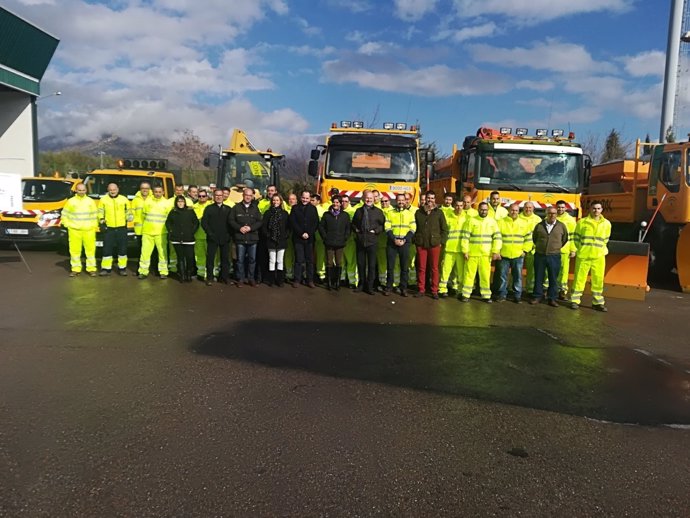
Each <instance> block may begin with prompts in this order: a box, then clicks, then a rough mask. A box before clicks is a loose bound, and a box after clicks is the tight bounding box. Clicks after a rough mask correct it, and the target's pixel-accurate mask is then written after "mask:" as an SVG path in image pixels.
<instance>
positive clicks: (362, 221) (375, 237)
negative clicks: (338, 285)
mask: <svg viewBox="0 0 690 518" xmlns="http://www.w3.org/2000/svg"><path fill="white" fill-rule="evenodd" d="M362 199H363V200H364V204H363V205H362V206H361V207H359V208H358V209H357V210H356V211H355V214H354V216H352V230H354V231H355V239H356V241H357V270H358V271H359V285H358V286H357V291H364V292H365V293H368V294H369V295H373V294H374V280H375V279H376V252H377V250H378V242H379V234H381V233H382V232H383V230H384V227H385V225H386V217H385V216H384V214H383V211H382V210H381V209H379V208H378V207H376V206H375V205H374V193H373V192H372V191H370V190H368V189H367V190H365V191H364V192H363V193H362Z"/></svg>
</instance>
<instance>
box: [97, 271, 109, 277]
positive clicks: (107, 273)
mask: <svg viewBox="0 0 690 518" xmlns="http://www.w3.org/2000/svg"><path fill="white" fill-rule="evenodd" d="M98 275H100V276H101V277H107V276H108V275H110V270H101V273H99V274H98Z"/></svg>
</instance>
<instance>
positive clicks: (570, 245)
mask: <svg viewBox="0 0 690 518" xmlns="http://www.w3.org/2000/svg"><path fill="white" fill-rule="evenodd" d="M556 219H557V220H558V221H560V222H561V223H563V224H564V225H565V228H567V229H568V235H569V236H570V239H569V240H568V242H567V243H566V244H565V246H564V247H563V249H562V250H561V253H565V252H576V251H577V249H576V248H575V241H574V240H573V236H574V234H575V227H576V226H577V220H576V219H575V218H574V217H572V216H571V215H570V214H568V213H567V212H565V213H563V215H562V216H558V217H557V218H556Z"/></svg>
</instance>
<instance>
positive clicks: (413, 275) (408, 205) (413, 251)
mask: <svg viewBox="0 0 690 518" xmlns="http://www.w3.org/2000/svg"><path fill="white" fill-rule="evenodd" d="M423 197H424V195H423V194H422V195H420V200H421V199H422V198H423ZM420 203H421V204H423V202H420ZM405 209H406V210H409V211H410V212H411V213H412V215H413V216H414V214H415V213H416V212H417V211H418V210H419V207H416V206H415V205H413V204H412V194H410V193H409V192H406V193H405ZM409 281H410V284H416V283H417V247H414V246H411V247H410V279H409Z"/></svg>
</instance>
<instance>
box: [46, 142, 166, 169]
mask: <svg viewBox="0 0 690 518" xmlns="http://www.w3.org/2000/svg"><path fill="white" fill-rule="evenodd" d="M38 150H39V152H45V151H78V152H79V153H83V154H85V155H90V156H98V155H99V153H100V152H103V153H105V154H106V155H109V156H112V157H115V158H125V157H127V158H167V159H168V161H169V162H170V163H171V165H174V161H171V159H172V158H173V157H172V148H171V146H170V142H169V141H163V140H160V139H151V140H147V141H144V142H132V141H129V140H126V139H124V138H122V137H120V136H118V135H104V136H102V137H101V138H100V139H99V140H95V141H86V140H84V141H80V142H69V143H67V142H65V141H64V140H62V139H59V138H56V137H52V136H51V137H44V138H41V139H39V141H38Z"/></svg>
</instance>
